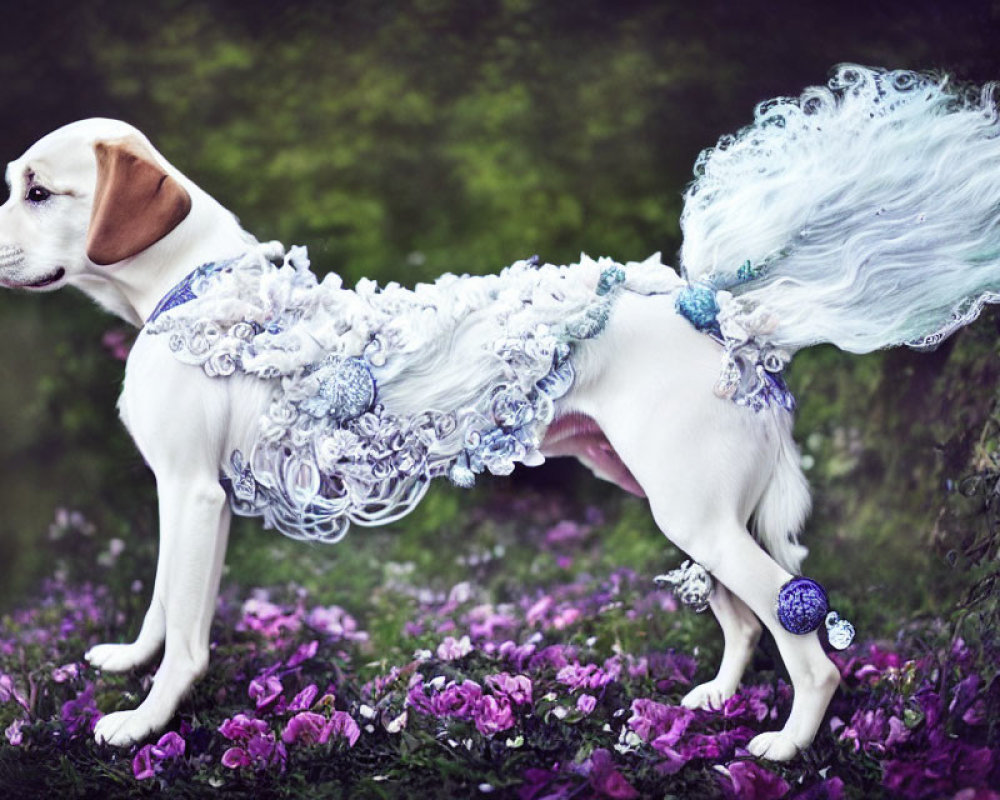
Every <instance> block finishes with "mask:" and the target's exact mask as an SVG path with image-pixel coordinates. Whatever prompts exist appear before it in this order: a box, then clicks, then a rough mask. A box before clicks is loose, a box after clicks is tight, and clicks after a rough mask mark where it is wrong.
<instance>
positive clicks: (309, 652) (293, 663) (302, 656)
mask: <svg viewBox="0 0 1000 800" xmlns="http://www.w3.org/2000/svg"><path fill="white" fill-rule="evenodd" d="M318 649H319V642H318V641H317V640H316V639H313V640H312V641H311V642H307V643H306V644H304V645H302V646H301V647H299V648H298V649H297V650H296V651H295V652H294V653H293V654H292V657H291V658H289V659H288V666H289V667H297V666H298V665H299V664H301V663H303V662H304V661H308V660H309V659H310V658H312V657H313V656H314V655H316V651H317V650H318Z"/></svg>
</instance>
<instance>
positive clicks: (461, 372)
mask: <svg viewBox="0 0 1000 800" xmlns="http://www.w3.org/2000/svg"><path fill="white" fill-rule="evenodd" d="M631 275H635V276H636V280H635V281H634V284H635V286H636V290H638V291H642V293H644V294H650V293H666V292H669V291H672V290H674V289H676V287H677V285H678V283H679V280H678V278H677V276H676V273H674V272H673V271H672V270H670V269H669V268H667V267H664V266H663V265H662V264H660V263H659V258H658V256H655V257H654V258H652V259H650V260H649V261H647V262H644V263H643V264H629V265H624V266H623V265H619V264H615V263H614V262H611V261H610V260H608V259H603V260H601V261H592V260H589V259H584V260H583V261H582V262H581V263H580V264H578V265H574V266H572V267H556V266H552V265H540V264H538V261H537V259H531V260H527V261H521V262H518V263H516V264H514V265H513V266H511V267H509V268H508V269H506V270H504V271H503V272H502V273H500V274H499V275H490V276H482V277H463V278H457V277H455V276H453V275H446V276H443V277H442V278H440V279H439V280H438V281H437V282H436V283H434V284H421V285H418V286H417V287H415V288H414V289H413V290H408V289H404V288H402V287H400V286H399V285H398V284H394V283H393V284H389V285H387V286H385V287H381V288H380V287H378V286H376V285H375V284H374V283H373V282H371V281H361V282H360V283H359V284H358V286H357V287H356V289H355V290H354V291H350V290H346V289H344V288H342V286H341V284H340V281H339V279H338V278H337V277H336V276H328V277H327V278H326V279H325V280H324V281H323V282H322V283H320V282H317V280H316V278H315V276H314V275H313V273H312V272H310V271H309V262H308V258H307V256H306V253H305V251H304V250H303V249H301V248H292V249H291V250H290V251H289V253H288V254H287V256H286V257H285V259H284V263H283V264H281V265H280V266H274V265H272V264H270V263H269V262H267V261H266V259H264V258H263V257H259V256H257V255H255V254H248V255H247V256H245V257H244V258H242V259H240V260H237V261H234V262H227V263H226V264H224V265H206V266H205V267H201V268H199V269H198V270H196V272H195V274H193V275H192V276H190V277H189V278H188V279H186V280H185V281H184V282H182V285H181V286H179V287H178V288H177V289H175V290H174V291H173V292H171V294H170V295H169V296H168V298H166V299H165V300H164V302H163V303H161V307H160V308H159V310H158V311H157V312H156V313H154V315H153V316H152V317H151V319H150V320H149V322H148V324H147V326H146V331H147V332H148V333H149V334H152V335H167V336H168V337H169V339H168V343H169V346H170V348H171V349H172V350H173V351H174V353H175V355H176V356H177V358H179V359H180V360H182V361H184V362H186V363H190V364H194V365H198V366H200V367H201V368H202V369H204V371H205V373H206V374H207V375H209V376H212V377H216V376H225V375H232V374H234V373H237V372H238V373H242V374H246V375H250V376H255V377H257V378H260V379H262V380H266V381H268V382H270V384H271V385H272V386H273V392H272V395H271V400H270V402H269V405H268V406H267V409H266V412H265V414H264V417H263V419H262V420H261V422H260V425H259V428H258V430H257V436H256V440H255V441H254V442H253V445H252V447H251V448H249V452H243V451H236V452H234V453H233V454H232V456H231V458H230V461H229V463H228V464H227V465H225V467H224V470H223V472H224V479H225V481H226V483H227V485H228V486H229V492H230V500H231V504H232V506H233V509H234V510H235V511H236V512H237V513H239V514H243V515H247V516H261V517H263V519H264V522H265V524H266V525H267V526H270V527H275V528H277V529H278V530H280V531H281V532H282V533H285V534H287V535H289V536H292V537H295V538H305V539H317V540H322V541H336V540H338V539H339V538H340V537H342V536H343V535H344V534H345V533H346V531H347V530H348V528H349V526H350V524H351V523H354V524H358V525H377V524H382V523H385V522H390V521H392V520H395V519H398V518H400V517H402V516H404V515H405V514H406V513H408V512H409V511H410V510H412V509H413V507H414V506H416V504H417V503H418V502H419V501H420V500H421V498H422V497H423V495H424V493H425V491H426V488H427V485H428V483H429V482H430V480H431V479H433V478H436V477H448V478H449V479H450V480H451V481H452V482H453V483H455V484H456V485H458V486H463V487H467V486H471V485H472V484H473V483H474V482H475V480H476V476H477V475H480V474H483V473H487V472H488V473H491V474H494V475H507V474H509V473H510V472H512V471H513V469H514V465H515V464H516V463H519V462H522V463H526V464H529V465H530V464H539V463H541V462H542V460H543V459H542V456H541V453H540V452H539V447H540V445H541V440H542V437H543V435H544V433H545V430H546V429H547V427H548V425H549V423H551V422H552V420H553V419H554V417H555V405H556V402H557V401H558V400H559V399H560V398H561V397H563V396H564V395H565V394H566V393H567V392H568V391H569V390H570V388H571V387H572V385H573V380H574V375H575V373H574V370H573V363H572V354H573V349H574V347H575V345H576V344H577V343H579V342H581V341H583V340H586V339H590V338H592V337H594V336H597V335H599V334H600V333H601V332H602V331H603V329H604V327H605V325H606V324H607V321H608V318H609V315H610V312H611V308H612V305H613V304H614V301H615V298H616V297H617V296H618V294H619V292H620V291H621V290H622V289H624V288H631V284H630V276H631ZM192 287H193V288H192ZM445 345H446V346H445Z"/></svg>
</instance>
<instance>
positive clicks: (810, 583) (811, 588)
mask: <svg viewBox="0 0 1000 800" xmlns="http://www.w3.org/2000/svg"><path fill="white" fill-rule="evenodd" d="M829 610H830V604H829V601H828V600H827V599H826V591H825V590H824V589H823V587H822V586H821V585H820V584H819V583H817V582H816V581H814V580H812V578H802V577H799V578H792V579H791V580H790V581H788V583H786V584H785V585H784V586H782V587H781V590H780V591H779V592H778V622H780V623H781V627H783V628H784V629H785V630H786V631H788V632H789V633H795V634H805V633H811V632H812V631H814V630H816V629H817V628H819V626H820V625H822V624H823V619H824V617H826V615H827V613H828V612H829Z"/></svg>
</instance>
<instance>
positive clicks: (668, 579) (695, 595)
mask: <svg viewBox="0 0 1000 800" xmlns="http://www.w3.org/2000/svg"><path fill="white" fill-rule="evenodd" d="M653 580H654V581H655V582H656V583H657V584H658V585H660V586H663V585H666V586H671V587H673V590H674V596H675V597H676V598H677V599H678V600H680V601H681V602H682V603H683V604H684V605H686V606H688V607H689V608H691V609H692V610H693V611H696V612H698V613H701V612H702V611H704V610H705V609H706V608H708V599H709V597H710V596H711V594H712V589H713V588H714V582H713V581H712V576H711V575H709V573H708V570H706V569H705V568H704V567H703V566H702V565H701V564H699V563H697V562H695V561H685V562H684V563H683V564H681V565H680V567H678V568H677V569H675V570H671V571H670V572H668V573H667V574H666V575H657V576H656V577H655V578H654V579H653Z"/></svg>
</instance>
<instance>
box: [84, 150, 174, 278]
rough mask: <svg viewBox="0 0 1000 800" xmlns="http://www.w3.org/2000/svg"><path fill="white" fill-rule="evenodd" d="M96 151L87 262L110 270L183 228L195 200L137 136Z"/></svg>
mask: <svg viewBox="0 0 1000 800" xmlns="http://www.w3.org/2000/svg"><path fill="white" fill-rule="evenodd" d="M94 152H95V153H96V155H97V188H96V189H95V191H94V208H93V211H92V212H91V215H90V231H89V232H88V233H87V258H89V259H90V260H91V261H93V262H94V263H95V264H99V265H101V266H105V265H107V264H114V263H116V262H118V261H121V260H123V259H126V258H130V257H131V256H134V255H136V254H137V253H141V252H142V251H143V250H145V249H146V248H147V247H149V246H150V245H151V244H154V243H155V242H158V241H160V239H162V238H163V237H164V236H166V235H167V234H168V233H170V231H172V230H173V229H174V228H176V227H177V226H178V225H180V223H181V221H182V220H183V219H184V218H185V217H186V216H187V215H188V213H189V212H190V211H191V197H190V195H188V193H187V192H186V191H184V188H183V187H182V186H181V185H180V184H179V183H178V182H177V181H176V180H174V179H173V178H171V177H170V176H169V175H167V173H166V172H164V171H163V169H162V168H161V167H160V166H159V165H158V164H157V163H156V160H155V158H154V156H153V154H152V153H151V152H150V150H149V148H148V147H147V146H146V145H145V143H143V141H142V140H141V139H139V138H138V137H135V136H128V137H126V138H124V139H118V140H116V141H113V142H97V143H96V144H95V145H94Z"/></svg>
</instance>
